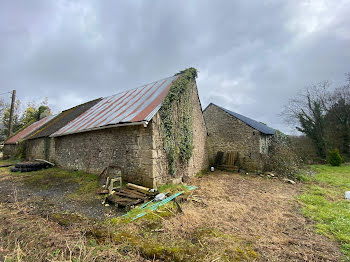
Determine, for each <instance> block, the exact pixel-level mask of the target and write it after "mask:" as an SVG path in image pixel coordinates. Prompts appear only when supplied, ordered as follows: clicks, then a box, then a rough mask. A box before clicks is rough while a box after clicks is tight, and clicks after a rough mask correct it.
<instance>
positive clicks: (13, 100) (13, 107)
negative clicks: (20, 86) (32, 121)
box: [9, 90, 16, 136]
mask: <svg viewBox="0 0 350 262" xmlns="http://www.w3.org/2000/svg"><path fill="white" fill-rule="evenodd" d="M15 101H16V90H13V91H12V101H11V109H10V119H9V136H10V135H11V134H12V127H13V121H12V118H13V111H14V109H15Z"/></svg>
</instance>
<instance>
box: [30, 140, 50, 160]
mask: <svg viewBox="0 0 350 262" xmlns="http://www.w3.org/2000/svg"><path fill="white" fill-rule="evenodd" d="M26 150H27V154H26V155H27V159H28V160H33V159H38V158H39V159H46V157H45V138H36V139H30V140H27V141H26ZM47 160H48V159H47Z"/></svg>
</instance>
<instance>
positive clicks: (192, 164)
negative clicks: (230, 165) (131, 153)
mask: <svg viewBox="0 0 350 262" xmlns="http://www.w3.org/2000/svg"><path fill="white" fill-rule="evenodd" d="M190 85H191V87H190V88H191V89H192V92H191V103H192V108H193V111H192V112H193V114H192V121H193V145H194V150H193V156H192V157H191V159H190V160H189V162H188V164H184V163H181V161H177V163H176V174H175V175H174V176H171V175H170V174H169V168H168V159H167V156H166V152H165V150H164V148H163V140H162V130H161V118H160V116H159V113H157V114H156V115H155V116H154V117H153V119H152V130H153V148H154V150H153V159H154V169H153V172H154V174H155V180H156V183H157V184H165V183H171V182H172V183H180V182H181V181H182V177H183V176H185V175H186V176H194V175H195V174H196V173H198V172H200V171H202V170H205V169H208V167H209V159H208V148H207V131H206V127H205V122H204V118H203V114H202V108H201V104H200V101H199V97H198V89H197V85H196V83H195V82H194V83H190ZM178 106H181V105H178ZM175 110H176V109H175ZM175 116H176V114H175Z"/></svg>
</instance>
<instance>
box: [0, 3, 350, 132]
mask: <svg viewBox="0 0 350 262" xmlns="http://www.w3.org/2000/svg"><path fill="white" fill-rule="evenodd" d="M191 66H193V67H195V68H197V69H198V70H199V77H198V79H197V83H198V89H199V94H200V99H201V102H202V107H203V109H204V108H205V107H206V106H207V105H208V104H209V103H210V102H213V103H216V104H218V105H221V106H223V107H225V108H227V109H230V110H232V111H235V112H238V113H241V114H243V115H246V116H249V117H252V118H254V119H256V120H258V121H262V122H265V123H267V124H268V125H270V126H271V127H274V128H278V129H281V130H283V131H286V132H290V131H291V129H290V128H289V127H287V126H286V124H285V123H284V122H283V120H282V119H281V118H280V117H279V116H278V114H279V113H280V112H281V111H282V106H283V105H284V104H285V103H286V102H287V101H288V99H289V98H290V97H291V96H293V95H295V94H296V92H297V91H298V90H299V89H301V88H303V87H304V86H306V85H308V84H311V83H315V82H320V81H322V80H326V79H327V80H331V81H333V83H335V84H340V83H342V82H344V80H345V76H344V74H345V73H346V72H350V0H348V1H341V0H337V1H322V0H315V1H311V0H310V1H298V0H290V1H287V0H280V1H263V0H256V1H253V0H251V1H246V0H244V1H243V0H242V1H231V0H226V1H218V0H215V1H204V0H198V1H194V0H193V1H188V0H187V1H185V0H184V1H179V0H176V1H173V0H172V1H170V0H168V1H166V0H158V1H152V0H144V1H137V0H133V1H130V0H128V1H127V0H125V1H115V0H113V1H112V0H110V1H108V0H104V1H101V0H96V1H87V0H84V1H79V0H74V1H73V0H71V1H65V0H59V1H58V0H54V1H53V0H52V1H49V0H42V1H36V0H30V1H28V0H23V1H13V0H8V1H6V0H2V1H0V76H1V77H0V93H3V92H5V91H9V90H12V89H16V90H17V94H18V97H19V98H20V99H21V100H22V101H41V100H42V99H44V98H45V97H48V101H49V105H50V107H51V108H52V109H53V111H54V112H55V113H56V112H58V111H60V110H63V109H67V108H69V107H72V106H75V105H77V104H79V103H82V102H85V101H88V100H90V99H94V98H97V97H102V96H108V95H111V94H115V93H118V92H119V91H121V90H126V89H129V88H134V87H138V86H140V85H142V84H145V83H149V82H152V81H154V80H158V79H161V78H164V77H167V76H171V75H173V74H175V73H177V72H178V71H180V70H183V69H185V68H187V67H191ZM1 97H2V98H6V99H9V97H7V96H1Z"/></svg>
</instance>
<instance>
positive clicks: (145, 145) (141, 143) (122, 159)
mask: <svg viewBox="0 0 350 262" xmlns="http://www.w3.org/2000/svg"><path fill="white" fill-rule="evenodd" d="M152 152H153V151H152V132H151V126H150V125H148V126H147V127H146V128H145V127H144V126H143V125H135V126H121V127H114V128H107V129H101V130H96V131H89V132H83V133H78V134H72V135H67V136H60V137H56V138H55V163H56V164H57V165H58V166H61V167H65V168H69V169H74V170H82V171H85V172H88V173H95V174H99V173H101V172H102V171H103V169H104V168H105V167H107V166H109V165H113V166H117V167H119V168H120V169H121V171H122V175H123V180H124V181H128V182H133V183H136V184H142V185H145V186H148V187H153V186H154V179H153V173H152V167H153V162H152Z"/></svg>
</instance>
